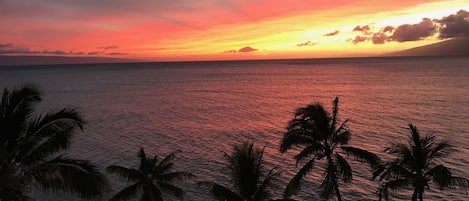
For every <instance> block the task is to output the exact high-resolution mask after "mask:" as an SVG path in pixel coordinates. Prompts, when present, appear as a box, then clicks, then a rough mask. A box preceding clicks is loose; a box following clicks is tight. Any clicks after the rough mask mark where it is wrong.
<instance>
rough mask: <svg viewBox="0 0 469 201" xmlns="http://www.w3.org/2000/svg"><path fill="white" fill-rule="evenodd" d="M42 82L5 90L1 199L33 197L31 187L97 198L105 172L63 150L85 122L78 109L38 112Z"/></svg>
mask: <svg viewBox="0 0 469 201" xmlns="http://www.w3.org/2000/svg"><path fill="white" fill-rule="evenodd" d="M40 101H41V93H40V92H39V90H38V89H37V88H36V87H33V86H24V87H21V88H17V89H13V90H9V89H6V88H5V89H4V90H3V94H2V98H1V100H0V200H28V199H29V198H28V196H27V194H26V192H25V189H26V188H28V187H39V188H42V189H43V190H51V191H65V192H71V193H76V194H78V195H79V196H80V197H81V198H97V197H99V196H100V195H101V194H102V193H103V191H104V190H105V189H106V187H107V182H106V179H105V177H104V176H103V175H102V174H101V173H100V172H99V171H98V170H97V169H96V167H95V166H94V165H92V164H90V163H89V162H88V161H85V160H77V159H73V158H69V157H67V156H65V155H63V154H62V155H59V153H63V151H64V150H66V149H67V148H69V146H70V140H71V138H72V136H73V135H74V133H75V131H76V130H77V129H82V128H83V124H84V121H83V119H82V116H81V115H80V113H78V112H77V111H76V110H75V109H70V108H64V109H61V110H58V111H49V112H47V113H46V114H39V115H36V114H35V113H34V109H35V107H34V106H35V104H37V103H39V102H40Z"/></svg>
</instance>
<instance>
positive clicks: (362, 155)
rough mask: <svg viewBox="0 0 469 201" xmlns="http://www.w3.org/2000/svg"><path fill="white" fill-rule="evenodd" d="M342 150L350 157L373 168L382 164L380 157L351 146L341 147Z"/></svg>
mask: <svg viewBox="0 0 469 201" xmlns="http://www.w3.org/2000/svg"><path fill="white" fill-rule="evenodd" d="M340 148H341V149H342V151H344V152H345V154H347V155H348V156H353V157H354V158H355V159H358V161H360V162H365V163H367V164H369V165H370V166H371V167H372V168H374V167H376V166H378V165H379V164H380V163H381V160H380V159H379V157H378V155H376V154H374V153H371V152H369V151H367V150H364V149H360V148H355V147H350V146H341V147H340Z"/></svg>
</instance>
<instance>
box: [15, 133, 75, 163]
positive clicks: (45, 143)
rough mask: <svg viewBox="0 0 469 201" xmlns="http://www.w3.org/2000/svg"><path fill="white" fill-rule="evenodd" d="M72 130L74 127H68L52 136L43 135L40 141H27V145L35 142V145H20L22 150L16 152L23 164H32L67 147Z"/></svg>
mask: <svg viewBox="0 0 469 201" xmlns="http://www.w3.org/2000/svg"><path fill="white" fill-rule="evenodd" d="M73 131H74V128H69V129H68V130H63V131H62V132H61V133H57V134H55V135H53V136H48V137H44V139H42V141H40V142H37V141H36V142H34V143H28V145H29V146H32V145H33V144H36V145H35V147H25V146H22V147H21V149H20V150H21V151H22V152H20V153H18V158H19V160H20V161H21V163H23V165H32V164H34V163H36V162H41V161H42V160H43V159H45V158H47V157H49V156H51V155H53V154H55V153H57V152H58V151H60V150H64V149H66V148H68V147H69V144H70V139H71V137H72V136H73Z"/></svg>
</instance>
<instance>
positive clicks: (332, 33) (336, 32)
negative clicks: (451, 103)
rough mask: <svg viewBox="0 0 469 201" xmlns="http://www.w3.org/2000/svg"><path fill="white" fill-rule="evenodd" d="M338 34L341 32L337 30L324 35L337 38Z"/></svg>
mask: <svg viewBox="0 0 469 201" xmlns="http://www.w3.org/2000/svg"><path fill="white" fill-rule="evenodd" d="M337 34H339V30H335V31H334V32H331V33H327V34H324V36H335V35H337Z"/></svg>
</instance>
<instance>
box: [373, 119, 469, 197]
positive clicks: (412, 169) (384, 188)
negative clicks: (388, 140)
mask: <svg viewBox="0 0 469 201" xmlns="http://www.w3.org/2000/svg"><path fill="white" fill-rule="evenodd" d="M409 128H410V137H409V142H408V144H403V143H394V144H392V145H391V146H390V147H388V148H386V149H385V152H387V153H389V154H392V155H394V156H396V157H397V158H396V159H393V160H391V161H389V162H386V163H383V164H382V165H380V166H378V167H377V168H376V170H375V171H374V173H373V179H375V178H378V179H379V180H382V181H383V183H382V184H381V186H380V187H379V189H378V196H379V199H380V200H381V199H382V198H385V199H386V200H388V198H389V194H390V193H394V191H395V190H398V189H413V191H414V192H413V194H412V200H413V201H416V200H420V201H422V200H423V194H424V191H425V189H427V190H428V189H430V185H429V184H430V182H432V181H433V182H434V183H435V184H437V185H438V186H439V187H440V188H441V189H444V188H446V187H449V188H451V187H453V188H455V187H461V188H468V184H469V181H468V180H467V179H464V178H461V177H454V176H453V175H452V174H451V172H450V170H449V169H448V168H447V167H445V166H443V165H439V164H437V163H438V159H440V158H443V157H447V156H448V154H450V153H452V152H454V151H456V150H455V149H454V147H453V146H452V145H451V144H450V143H449V142H447V141H442V142H437V141H436V140H435V135H433V134H429V135H426V136H420V133H419V131H418V130H417V127H415V126H414V125H412V124H409ZM389 190H392V191H391V192H389Z"/></svg>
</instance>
